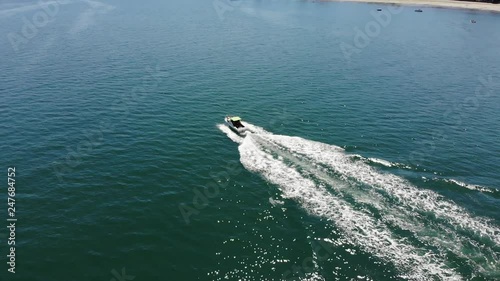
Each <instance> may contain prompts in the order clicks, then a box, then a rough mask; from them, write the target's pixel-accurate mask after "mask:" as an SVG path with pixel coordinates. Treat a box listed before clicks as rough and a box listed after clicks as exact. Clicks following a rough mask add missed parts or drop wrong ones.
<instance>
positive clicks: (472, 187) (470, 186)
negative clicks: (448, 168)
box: [443, 179, 494, 193]
mask: <svg viewBox="0 0 500 281" xmlns="http://www.w3.org/2000/svg"><path fill="white" fill-rule="evenodd" d="M443 181H445V182H451V183H454V184H456V185H458V186H461V187H465V188H467V189H470V190H475V191H481V192H489V193H494V191H493V190H492V189H489V188H487V187H484V186H480V185H474V184H468V183H465V182H461V181H457V180H454V179H443Z"/></svg>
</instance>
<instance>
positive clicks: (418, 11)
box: [415, 9, 423, 13]
mask: <svg viewBox="0 0 500 281" xmlns="http://www.w3.org/2000/svg"><path fill="white" fill-rule="evenodd" d="M415 12H416V13H421V12H423V11H422V9H416V10H415Z"/></svg>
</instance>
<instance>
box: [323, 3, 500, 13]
mask: <svg viewBox="0 0 500 281" xmlns="http://www.w3.org/2000/svg"><path fill="white" fill-rule="evenodd" d="M317 1H318V2H356V3H368V4H396V5H404V6H414V7H422V6H426V7H435V8H452V9H466V10H475V11H484V12H494V13H500V4H491V3H481V2H465V1H454V0H317Z"/></svg>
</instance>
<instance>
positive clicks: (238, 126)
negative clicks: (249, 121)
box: [224, 116, 247, 134]
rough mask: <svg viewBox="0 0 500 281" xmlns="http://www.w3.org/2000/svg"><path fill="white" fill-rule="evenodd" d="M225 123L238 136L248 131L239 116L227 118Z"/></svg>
mask: <svg viewBox="0 0 500 281" xmlns="http://www.w3.org/2000/svg"><path fill="white" fill-rule="evenodd" d="M224 121H225V122H226V125H227V126H228V127H229V128H231V130H233V131H235V132H236V133H238V134H244V133H245V132H246V131H247V127H245V126H244V125H243V124H242V123H241V118H240V117H238V116H226V117H225V118H224Z"/></svg>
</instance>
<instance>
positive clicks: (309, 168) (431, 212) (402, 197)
mask: <svg viewBox="0 0 500 281" xmlns="http://www.w3.org/2000/svg"><path fill="white" fill-rule="evenodd" d="M245 126H247V127H248V128H249V129H250V131H251V133H248V134H247V135H246V136H245V137H241V136H239V135H237V134H235V133H234V132H232V131H231V130H230V129H229V128H227V127H225V126H224V125H218V128H219V129H220V130H221V131H223V132H224V133H226V135H227V136H228V137H229V138H230V139H231V140H233V141H234V142H236V143H239V144H240V145H239V147H238V149H239V152H240V161H241V163H242V164H243V166H244V167H245V168H246V169H247V170H249V171H251V172H254V173H257V174H259V175H261V176H262V177H263V178H265V179H266V180H267V181H269V182H270V183H273V184H275V185H276V186H277V187H278V188H279V189H280V191H281V194H282V197H283V198H285V199H289V200H294V201H296V202H298V203H299V204H300V206H301V207H302V208H304V209H305V210H306V211H307V212H308V213H310V214H311V215H314V216H318V217H321V218H325V219H327V220H328V221H329V222H331V223H332V224H333V225H334V226H335V227H336V228H338V229H339V230H341V231H342V233H343V235H344V238H345V239H346V240H347V241H348V242H349V243H350V244H352V245H355V246H358V247H359V248H361V249H362V250H364V251H366V252H367V253H369V254H372V255H374V256H377V257H378V258H380V259H383V260H385V261H387V262H391V263H392V264H394V265H395V266H396V268H397V269H398V270H399V271H400V276H401V277H402V278H405V279H408V280H434V279H436V278H437V279H440V280H462V279H470V278H472V277H473V276H477V275H480V276H484V277H487V278H499V277H500V263H499V262H500V229H499V227H498V226H497V225H495V223H494V222H492V221H491V220H489V219H487V218H481V217H477V216H473V215H471V214H469V213H468V212H467V211H466V210H465V209H464V208H462V207H460V206H459V205H457V204H455V203H454V202H453V201H450V200H448V199H446V198H444V197H443V196H440V195H439V194H437V193H435V192H432V191H430V190H425V189H421V188H418V187H416V186H414V185H412V184H410V183H409V182H408V181H406V180H405V179H404V178H401V177H398V176H395V175H393V174H390V173H384V172H381V171H379V170H377V169H375V168H374V167H372V166H370V165H369V163H367V161H365V160H364V159H359V157H352V155H348V154H346V153H345V152H344V150H343V149H342V148H341V147H338V146H334V145H329V144H325V143H320V142H315V141H311V140H307V139H303V138H300V137H291V136H283V135H274V134H272V133H270V132H267V131H265V130H264V129H263V128H260V127H257V126H254V125H252V124H249V123H245ZM369 161H371V162H376V163H379V164H383V165H387V163H389V162H386V161H385V162H384V160H381V161H379V160H373V159H370V160H369ZM464 267H465V268H466V269H465V270H464Z"/></svg>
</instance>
